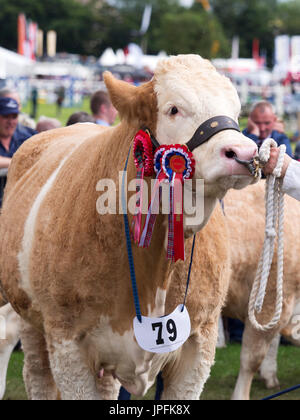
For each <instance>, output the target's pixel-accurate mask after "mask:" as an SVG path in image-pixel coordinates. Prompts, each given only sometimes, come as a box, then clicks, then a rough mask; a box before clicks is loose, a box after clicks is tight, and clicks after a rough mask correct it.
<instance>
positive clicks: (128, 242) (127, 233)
mask: <svg viewBox="0 0 300 420" xmlns="http://www.w3.org/2000/svg"><path fill="white" fill-rule="evenodd" d="M130 152H131V147H130V149H129V152H128V156H127V160H126V163H125V168H124V172H123V178H122V209H123V215H124V225H125V236H126V247H127V254H128V261H129V271H130V277H131V283H132V291H133V300H134V306H135V312H136V316H137V319H138V321H139V322H140V323H142V313H141V306H140V300H139V293H138V287H137V283H136V275H135V268H134V259H133V253H132V245H131V236H130V228H129V220H128V215H127V203H126V195H125V176H126V173H127V168H128V162H129V156H130ZM195 242H196V235H194V240H193V246H192V253H191V261H190V266H189V273H188V279H187V285H186V290H185V296H184V302H183V305H182V311H181V312H183V311H184V308H185V305H186V298H187V294H188V289H189V285H190V278H191V271H192V265H193V258H194V250H195Z"/></svg>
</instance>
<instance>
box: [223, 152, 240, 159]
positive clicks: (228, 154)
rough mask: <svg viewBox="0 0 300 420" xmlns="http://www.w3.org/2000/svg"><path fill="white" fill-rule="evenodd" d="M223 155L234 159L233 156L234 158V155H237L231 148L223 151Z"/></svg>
mask: <svg viewBox="0 0 300 420" xmlns="http://www.w3.org/2000/svg"><path fill="white" fill-rule="evenodd" d="M225 156H226V157H227V158H228V159H234V158H236V157H237V154H236V153H235V152H234V151H233V150H229V151H227V152H226V153H225Z"/></svg>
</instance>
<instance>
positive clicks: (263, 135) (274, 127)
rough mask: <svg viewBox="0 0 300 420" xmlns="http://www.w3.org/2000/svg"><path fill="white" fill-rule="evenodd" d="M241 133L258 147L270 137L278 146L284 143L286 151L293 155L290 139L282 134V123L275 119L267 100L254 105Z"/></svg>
mask: <svg viewBox="0 0 300 420" xmlns="http://www.w3.org/2000/svg"><path fill="white" fill-rule="evenodd" d="M243 134H244V135H245V136H247V137H249V138H250V139H251V140H253V141H254V142H255V143H256V144H257V146H258V147H259V148H260V146H261V145H262V144H263V142H264V141H265V140H266V139H268V138H272V139H274V140H275V141H276V142H277V144H278V146H281V145H282V144H284V145H285V146H286V153H287V154H288V155H289V156H291V157H292V156H293V152H292V148H291V143H290V140H289V138H288V137H287V136H286V134H284V125H283V123H282V122H280V121H279V120H278V119H277V117H276V115H275V113H274V110H273V106H272V105H271V104H270V103H269V102H266V101H263V102H259V103H258V104H256V105H255V106H254V108H253V110H252V111H251V113H250V117H249V119H248V125H247V128H246V129H245V130H244V131H243Z"/></svg>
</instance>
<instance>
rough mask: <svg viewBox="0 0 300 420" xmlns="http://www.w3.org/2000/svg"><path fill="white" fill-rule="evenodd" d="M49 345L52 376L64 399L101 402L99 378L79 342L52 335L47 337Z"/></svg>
mask: <svg viewBox="0 0 300 420" xmlns="http://www.w3.org/2000/svg"><path fill="white" fill-rule="evenodd" d="M57 337H58V338H57ZM47 343H48V350H49V359H50V365H51V369H52V374H53V377H54V380H55V383H56V385H57V387H58V389H59V391H60V394H61V397H62V399H63V400H100V399H101V395H100V393H99V390H98V388H97V378H96V376H95V375H93V374H92V373H91V370H90V369H89V366H88V364H87V358H86V357H85V356H84V353H83V351H82V349H81V348H80V346H79V344H78V342H77V341H76V340H75V339H74V340H67V339H63V338H60V337H59V335H58V334H57V335H54V334H53V333H52V334H51V336H50V335H48V336H47Z"/></svg>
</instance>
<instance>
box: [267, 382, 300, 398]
mask: <svg viewBox="0 0 300 420" xmlns="http://www.w3.org/2000/svg"><path fill="white" fill-rule="evenodd" d="M297 389H300V385H296V386H293V387H292V388H289V389H286V390H285V391H281V392H278V393H277V394H274V395H271V396H270V397H267V398H263V399H262V401H269V400H274V399H275V398H278V397H281V395H285V394H288V393H289V392H293V391H296V390H297Z"/></svg>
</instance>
